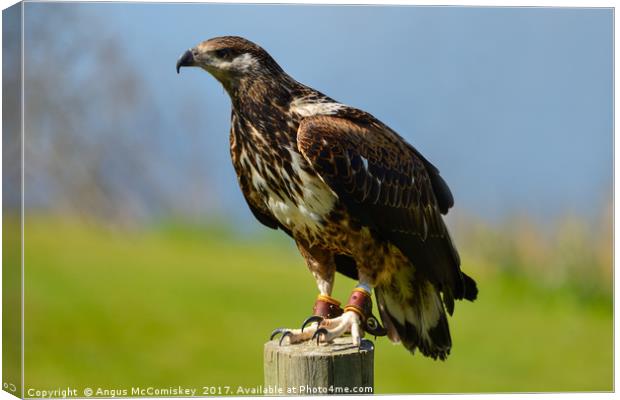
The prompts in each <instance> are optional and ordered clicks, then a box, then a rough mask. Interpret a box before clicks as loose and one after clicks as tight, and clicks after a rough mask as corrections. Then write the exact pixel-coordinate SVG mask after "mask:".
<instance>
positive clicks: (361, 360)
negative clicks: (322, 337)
mask: <svg viewBox="0 0 620 400" xmlns="http://www.w3.org/2000/svg"><path fill="white" fill-rule="evenodd" d="M264 374H265V388H266V389H267V388H270V389H271V390H273V391H272V393H274V394H281V395H294V394H302V395H304V394H354V393H357V394H370V393H373V392H374V346H373V344H372V342H370V341H367V340H364V341H363V342H362V346H361V347H360V348H357V347H356V346H353V345H352V344H351V338H350V337H344V338H337V339H335V340H334V342H333V343H330V344H321V345H319V346H317V344H316V342H305V343H301V344H295V345H286V344H283V345H282V346H279V345H278V341H277V340H272V341H269V342H267V343H265V348H264Z"/></svg>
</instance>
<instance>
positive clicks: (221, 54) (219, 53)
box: [215, 49, 232, 58]
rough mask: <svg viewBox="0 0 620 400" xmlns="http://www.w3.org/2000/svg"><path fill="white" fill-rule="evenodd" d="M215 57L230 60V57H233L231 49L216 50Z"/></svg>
mask: <svg viewBox="0 0 620 400" xmlns="http://www.w3.org/2000/svg"><path fill="white" fill-rule="evenodd" d="M215 56H216V57H217V58H229V57H230V56H232V50H231V49H219V50H215Z"/></svg>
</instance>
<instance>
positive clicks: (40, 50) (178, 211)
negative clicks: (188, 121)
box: [25, 4, 204, 223]
mask: <svg viewBox="0 0 620 400" xmlns="http://www.w3.org/2000/svg"><path fill="white" fill-rule="evenodd" d="M74 11H75V5H74V6H71V7H69V6H67V5H62V4H56V5H54V6H53V7H44V8H41V7H29V8H28V12H27V13H26V16H27V23H26V26H27V29H26V32H25V47H26V51H25V82H26V83H25V110H26V117H25V160H26V168H25V179H26V189H25V190H26V207H27V208H29V209H31V210H36V209H39V210H45V211H46V212H49V211H54V212H58V213H62V214H72V215H75V214H77V215H80V216H82V217H85V218H96V219H99V220H105V221H110V222H124V223H132V222H139V221H144V220H145V219H147V218H149V217H152V216H153V215H161V214H164V215H165V214H168V213H172V214H175V215H182V214H183V208H184V205H185V204H186V203H187V202H185V201H184V200H183V198H184V197H185V196H184V193H183V191H182V190H179V189H178V186H179V185H177V186H176V187H174V186H171V185H170V184H169V182H170V181H174V180H185V181H191V178H192V177H191V175H192V171H188V170H184V171H178V170H177V171H175V173H174V174H170V173H168V174H166V165H162V164H164V163H165V162H166V161H165V160H168V161H169V160H170V159H173V160H174V159H175V155H173V156H172V157H171V156H170V153H171V152H174V151H175V150H174V149H170V148H166V146H165V145H162V143H163V141H161V140H158V138H159V137H161V135H165V134H167V133H168V132H165V129H166V128H165V124H162V123H161V117H160V114H161V113H160V109H159V105H158V104H157V102H156V101H155V100H154V98H153V96H152V94H151V93H149V88H148V87H147V85H145V83H144V81H143V80H142V79H141V76H140V73H139V71H138V69H137V68H139V67H144V66H143V65H142V66H135V65H132V63H131V62H130V61H129V60H128V57H127V54H126V50H125V48H124V47H123V42H122V39H121V38H120V37H118V34H117V33H116V32H113V31H110V30H108V29H106V27H105V25H104V24H103V23H102V22H101V21H100V20H98V19H97V18H96V17H94V16H93V17H92V18H90V17H89V18H84V13H83V12H82V13H79V17H78V14H77V13H75V12H74ZM188 146H189V147H191V143H189V144H188ZM168 147H170V146H168ZM177 156H178V155H177ZM196 171H198V169H196ZM199 179H200V180H203V181H204V178H203V177H200V178H199ZM164 210H166V211H165V212H164Z"/></svg>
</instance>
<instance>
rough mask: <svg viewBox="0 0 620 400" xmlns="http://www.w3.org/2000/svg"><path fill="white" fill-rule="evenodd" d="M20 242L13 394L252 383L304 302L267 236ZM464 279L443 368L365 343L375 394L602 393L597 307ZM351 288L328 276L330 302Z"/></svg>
mask: <svg viewBox="0 0 620 400" xmlns="http://www.w3.org/2000/svg"><path fill="white" fill-rule="evenodd" d="M25 235H26V246H25V259H26V269H25V277H26V287H25V296H26V297H25V307H26V321H25V326H26V335H25V371H26V380H25V381H26V388H29V387H30V388H38V389H41V388H56V387H64V386H72V387H77V388H78V389H79V390H81V388H84V387H93V388H96V387H105V388H110V389H115V388H117V389H122V388H130V387H132V386H137V385H143V386H152V385H153V386H160V387H165V386H177V385H183V386H189V387H198V388H200V387H202V386H209V385H230V386H232V387H234V388H236V387H237V386H239V385H244V386H256V385H260V384H261V383H262V345H263V343H264V342H265V340H266V339H267V336H268V334H269V333H270V332H271V330H272V329H273V328H275V327H279V326H292V327H295V326H298V325H299V324H300V322H301V321H302V320H303V319H304V318H305V317H306V316H308V314H309V311H310V309H311V306H312V303H313V301H314V297H315V295H316V289H315V285H314V282H313V279H312V277H311V275H310V274H309V273H308V272H307V270H306V268H305V265H304V263H303V261H302V259H301V257H300V256H299V255H298V254H297V253H296V251H295V249H294V247H293V245H292V244H290V243H288V242H284V241H283V240H280V239H275V238H278V237H279V233H276V232H274V233H273V234H271V233H266V234H265V235H263V236H261V237H260V238H258V239H251V238H247V237H246V238H244V239H238V238H235V237H234V236H231V235H229V234H228V235H227V234H222V233H209V232H205V231H200V230H189V229H183V228H182V227H177V228H175V229H168V230H165V229H163V230H162V229H157V230H153V231H150V232H146V233H145V232H138V231H136V232H127V231H123V232H119V231H113V230H106V229H102V228H97V227H95V226H86V225H84V224H72V223H60V222H59V221H58V220H55V221H50V220H32V221H30V222H29V223H27V225H26V228H25ZM464 262H465V263H467V260H464ZM469 270H470V271H471V272H472V274H473V275H474V276H475V277H476V278H477V280H478V284H479V287H480V297H479V300H478V301H476V302H475V303H459V304H457V307H456V311H455V315H454V317H453V318H451V328H452V334H453V342H454V343H453V350H452V354H451V356H450V357H449V359H448V361H447V362H438V361H432V360H429V359H426V358H424V357H422V356H420V355H418V354H416V355H415V356H411V355H410V354H409V353H408V352H407V351H406V350H405V349H404V348H403V347H401V346H395V345H392V344H390V343H389V342H388V340H387V339H385V338H382V339H379V340H378V342H377V343H376V349H377V350H376V360H375V363H376V368H375V370H376V372H375V386H376V392H377V393H405V392H407V393H417V392H421V393H422V392H432V393H435V392H489V391H492V392H503V391H610V390H612V389H613V386H612V385H613V383H612V382H613V376H612V367H613V351H612V348H613V347H612V346H613V332H612V305H611V299H610V298H609V297H608V296H607V297H605V296H603V297H601V298H597V299H594V300H593V299H589V300H587V301H586V300H583V299H581V298H580V297H579V296H576V295H575V294H574V291H572V290H571V289H570V288H567V287H563V288H558V289H553V290H550V289H544V288H543V287H540V286H538V285H536V284H535V283H533V282H532V281H531V280H525V279H524V278H520V277H519V276H518V275H517V276H513V277H508V276H505V275H501V274H488V273H479V274H478V275H476V269H475V266H474V267H472V268H470V269H469ZM353 285H354V282H352V281H350V280H348V279H346V278H344V277H339V278H338V279H337V284H336V293H335V295H336V296H338V297H340V298H341V299H345V298H346V296H347V295H348V293H349V291H350V289H351V288H352V286H353Z"/></svg>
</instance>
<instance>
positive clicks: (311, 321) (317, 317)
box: [301, 315, 323, 332]
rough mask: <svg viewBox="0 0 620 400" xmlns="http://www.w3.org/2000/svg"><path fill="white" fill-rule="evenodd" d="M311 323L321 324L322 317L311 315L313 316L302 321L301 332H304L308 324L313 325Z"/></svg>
mask: <svg viewBox="0 0 620 400" xmlns="http://www.w3.org/2000/svg"><path fill="white" fill-rule="evenodd" d="M313 322H318V323H319V324H320V323H321V322H323V317H321V316H318V315H313V316H311V317H308V318H306V320H305V321H304V323H303V324H301V331H302V332H303V331H304V328H305V327H306V326H307V325H308V324H311V323H313Z"/></svg>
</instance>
